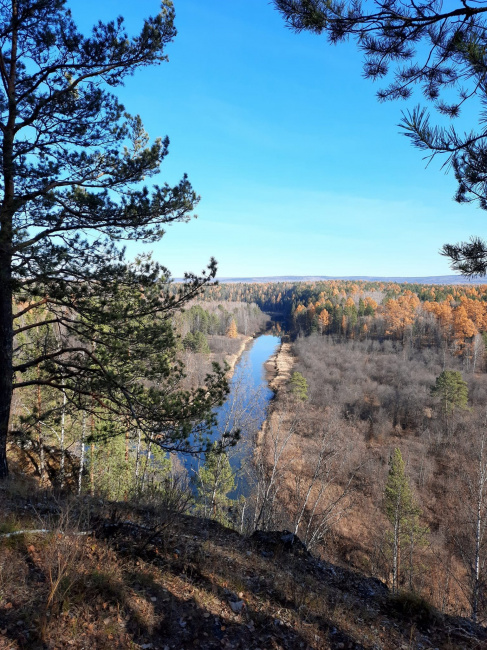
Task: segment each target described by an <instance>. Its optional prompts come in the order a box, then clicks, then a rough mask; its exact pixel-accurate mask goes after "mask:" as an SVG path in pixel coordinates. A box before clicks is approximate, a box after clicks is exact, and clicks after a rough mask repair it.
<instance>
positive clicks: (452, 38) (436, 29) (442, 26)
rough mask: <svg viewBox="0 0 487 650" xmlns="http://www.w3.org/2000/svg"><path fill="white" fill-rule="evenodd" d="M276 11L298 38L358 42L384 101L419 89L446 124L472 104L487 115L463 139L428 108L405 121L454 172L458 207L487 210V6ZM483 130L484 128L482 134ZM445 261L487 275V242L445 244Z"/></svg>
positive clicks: (330, 1)
mask: <svg viewBox="0 0 487 650" xmlns="http://www.w3.org/2000/svg"><path fill="white" fill-rule="evenodd" d="M274 4H275V5H276V7H277V8H278V10H279V11H280V12H281V13H282V15H283V16H284V18H285V20H286V22H287V24H288V25H289V26H290V27H291V28H292V29H294V30H295V31H296V32H301V31H303V30H307V31H310V32H313V33H315V34H325V35H326V36H327V37H328V39H329V41H330V43H333V44H336V43H338V42H340V41H344V40H348V39H350V38H354V39H356V42H357V46H358V48H359V49H360V51H361V52H362V53H363V55H364V59H365V60H364V75H365V77H367V78H369V79H372V80H374V81H376V80H383V79H387V85H386V86H385V87H383V88H381V89H380V90H379V91H378V93H377V94H378V99H379V100H380V101H385V100H391V99H392V100H394V99H408V98H410V97H411V96H412V93H413V91H414V89H415V87H419V88H420V89H421V91H422V92H423V96H424V99H425V101H426V102H429V104H430V106H431V107H432V109H433V110H434V111H437V112H438V114H439V115H440V116H441V117H442V116H444V115H447V116H449V117H450V118H456V117H458V116H459V115H460V113H461V110H462V109H464V104H465V102H466V101H467V100H474V101H473V106H477V107H478V108H477V110H480V111H481V112H480V114H479V118H478V120H473V123H475V127H474V126H473V127H472V130H469V129H467V130H466V131H465V132H460V131H458V130H457V129H456V128H455V127H454V126H452V125H448V124H444V121H443V120H441V121H440V124H439V125H437V126H435V125H433V124H432V123H431V117H430V114H429V112H428V110H427V108H426V107H421V106H418V107H416V108H415V109H414V110H412V111H408V112H406V113H405V114H403V119H402V123H401V126H402V127H403V129H404V133H405V135H407V136H408V137H409V138H410V140H411V141H412V143H413V145H414V146H416V147H418V148H419V149H421V150H422V151H426V152H427V154H428V155H429V156H430V157H434V156H443V157H444V160H445V165H446V166H448V167H452V168H453V171H454V173H455V178H456V180H457V183H458V189H457V192H456V196H455V198H456V200H457V201H459V202H460V203H465V202H472V201H476V202H478V203H479V205H480V207H481V208H483V209H484V210H485V209H487V183H486V179H487V132H486V131H485V129H484V128H483V122H484V117H483V115H482V112H483V110H484V106H485V102H486V99H487V92H486V85H485V78H486V75H487V57H486V56H485V51H486V47H487V36H486V35H487V30H486V27H487V6H485V3H483V2H476V1H473V0H471V1H469V0H461V1H460V0H458V1H457V2H450V3H444V2H439V1H434V2H431V1H430V0H420V1H419V2H416V1H415V0H386V1H385V2H372V1H371V2H357V1H356V0H274ZM475 100H477V102H476V103H475ZM474 110H475V109H474ZM441 117H440V119H441ZM442 122H443V123H442ZM478 124H481V125H482V126H481V127H480V128H477V125H478ZM476 128H477V130H475V129H476ZM442 254H443V255H445V256H446V257H448V258H449V259H450V260H451V266H452V268H453V269H454V270H458V271H460V272H461V273H463V274H465V275H482V276H484V275H486V273H487V242H486V241H484V240H482V239H480V238H479V237H472V238H471V240H470V241H468V242H461V243H458V244H446V245H445V246H444V247H443V249H442Z"/></svg>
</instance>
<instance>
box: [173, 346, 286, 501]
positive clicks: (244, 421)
mask: <svg viewBox="0 0 487 650" xmlns="http://www.w3.org/2000/svg"><path fill="white" fill-rule="evenodd" d="M280 342H281V339H280V338H279V337H278V336H272V335H267V334H265V335H262V336H258V337H257V338H256V339H254V341H253V342H252V344H251V346H250V347H249V348H248V349H247V350H245V351H244V352H243V354H242V356H241V357H240V359H239V360H238V361H237V364H236V366H235V371H234V373H233V376H232V378H231V380H230V393H229V395H228V397H227V399H226V400H225V403H224V404H223V405H222V406H220V407H219V408H218V409H217V411H216V416H217V421H218V424H217V426H216V427H215V428H214V431H213V433H212V440H218V439H219V438H220V437H221V436H222V434H223V433H227V432H230V431H231V430H233V429H240V432H241V433H240V440H239V442H238V443H237V445H236V446H235V447H234V448H232V449H231V450H230V451H229V458H230V464H231V466H232V469H233V470H234V471H235V472H236V483H237V488H236V490H235V492H233V493H232V494H231V495H230V496H231V497H233V498H234V497H235V496H240V495H244V496H246V495H247V480H246V477H245V475H244V473H242V472H240V469H241V466H242V461H243V460H245V459H246V458H248V457H249V456H250V455H251V454H252V451H253V449H252V445H253V439H254V434H255V433H256V432H257V431H258V430H259V429H260V427H261V426H262V424H263V422H264V420H265V419H266V414H267V406H268V404H269V401H270V400H271V399H272V397H273V395H274V393H273V392H272V390H271V389H270V388H269V386H268V383H267V379H266V377H265V369H264V364H265V362H266V361H267V360H268V359H269V357H270V356H271V355H272V354H273V353H274V352H275V350H276V348H277V346H278V345H279V343H280ZM183 462H184V465H185V467H186V469H187V470H188V472H189V474H190V476H193V475H194V473H195V472H197V471H198V467H199V466H200V464H201V463H202V462H204V458H192V457H189V458H188V457H186V458H185V459H184V461H183Z"/></svg>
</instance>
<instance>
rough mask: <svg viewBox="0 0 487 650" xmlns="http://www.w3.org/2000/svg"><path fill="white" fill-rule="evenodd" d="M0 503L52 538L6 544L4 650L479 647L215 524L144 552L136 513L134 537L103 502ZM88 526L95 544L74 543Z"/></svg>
mask: <svg viewBox="0 0 487 650" xmlns="http://www.w3.org/2000/svg"><path fill="white" fill-rule="evenodd" d="M2 496H3V497H5V498H3V499H2V505H1V506H0V510H1V512H0V514H1V515H2V516H1V520H2V521H3V522H7V523H5V524H4V525H5V526H7V527H17V525H18V524H19V523H20V522H21V523H22V526H23V527H25V526H26V525H29V524H30V525H31V526H32V527H35V528H38V527H40V525H41V524H42V525H43V526H44V527H51V529H52V531H53V532H51V533H50V534H47V535H46V534H43V535H16V536H14V537H3V538H0V648H2V650H4V649H7V648H8V649H12V650H13V649H15V650H20V649H21V648H33V649H34V650H35V649H37V648H39V649H41V648H43V649H44V648H52V649H54V648H59V649H61V648H75V649H79V650H81V649H88V648H89V649H90V650H91V648H94V649H98V648H99V649H105V648H106V649H107V650H108V649H110V650H112V649H116V648H129V649H130V648H133V649H135V648H147V649H148V648H152V649H153V650H155V649H156V648H160V649H161V650H162V649H164V648H170V649H171V650H172V649H180V648H181V649H183V648H202V649H210V648H241V649H242V650H243V649H245V650H247V649H252V648H253V649H257V648H260V649H261V650H263V649H266V650H267V648H269V649H275V650H278V649H294V648H296V649H298V648H299V649H300V650H301V649H310V648H312V649H316V650H319V649H320V650H321V649H333V650H338V648H355V649H357V650H358V649H359V648H365V649H367V650H372V649H374V650H389V649H390V650H392V649H394V650H395V649H396V648H403V647H404V648H416V647H420V646H419V644H420V643H423V644H424V647H431V646H432V647H441V648H443V647H447V645H445V644H447V643H453V641H455V643H456V645H452V646H451V647H455V648H457V650H460V648H465V649H466V648H475V647H478V648H481V647H482V646H481V645H479V644H477V646H475V644H474V645H472V643H471V640H470V641H469V643H468V644H466V643H465V642H464V641H463V640H462V638H461V637H456V638H453V640H452V637H451V634H450V636H449V632H448V631H449V630H451V629H453V627H454V625H453V623H452V622H451V621H449V619H446V618H442V619H441V620H440V619H438V621H437V620H436V619H434V618H433V619H432V620H431V622H430V623H431V624H429V627H430V628H431V629H430V631H429V632H427V633H426V632H425V631H424V630H422V629H420V625H419V622H418V620H416V621H413V620H411V621H409V620H408V619H407V616H406V615H405V614H404V611H403V610H402V609H401V608H400V607H399V605H398V606H397V607H394V606H392V605H391V603H390V602H389V598H388V594H387V590H386V589H385V588H384V587H381V586H380V585H379V584H378V583H377V582H374V581H373V580H370V579H367V578H365V577H363V576H361V575H359V574H356V573H353V572H351V571H347V570H345V569H340V568H339V567H333V566H332V565H328V564H326V563H322V562H318V561H316V560H314V559H313V558H306V557H299V558H298V557H294V556H293V555H290V554H288V553H286V552H284V551H283V550H282V549H280V548H279V547H278V546H276V545H275V544H274V545H273V547H272V554H271V556H269V549H267V552H265V553H264V554H263V551H265V549H263V548H262V547H259V546H256V545H255V544H253V543H251V541H249V540H246V539H244V538H243V537H241V536H239V535H238V534H237V533H235V532H234V531H230V530H228V529H224V528H222V527H221V526H219V525H218V524H215V523H214V522H210V521H208V520H202V519H197V518H193V517H185V516H180V517H179V518H178V521H177V522H175V524H174V526H173V527H172V528H171V530H170V531H165V532H164V535H165V538H164V539H159V538H157V539H154V540H152V542H151V543H149V544H144V543H141V542H143V540H141V539H140V538H139V537H137V536H134V530H136V526H137V522H138V520H139V518H140V517H141V512H140V509H138V508H133V509H132V511H131V510H130V504H125V505H124V506H123V508H121V509H120V510H121V512H122V513H123V518H124V520H125V519H131V520H132V522H133V526H132V527H130V526H125V527H124V526H123V525H120V526H119V527H118V528H117V527H116V526H115V527H113V516H110V512H111V513H113V507H108V506H107V505H105V504H100V503H99V502H90V501H89V500H86V499H81V500H79V501H78V500H74V501H69V502H64V501H61V500H60V499H54V498H53V497H52V496H51V497H49V495H45V494H44V495H42V499H43V501H42V503H43V506H44V507H43V508H41V507H40V506H39V505H38V504H37V505H36V510H35V512H32V514H30V515H29V514H28V513H29V511H30V510H29V508H27V509H26V505H27V504H28V500H27V497H22V496H19V493H18V491H16V490H15V489H13V490H12V491H11V492H8V490H5V489H3V494H2ZM38 498H39V499H40V498H41V495H35V498H33V495H32V494H31V495H30V497H29V500H30V501H31V502H34V503H37V499H38ZM87 510H89V514H87ZM19 513H21V514H19ZM29 518H30V520H29ZM146 519H147V513H146ZM146 519H145V520H146ZM87 523H90V525H91V526H92V527H93V530H94V534H93V535H89V536H88V535H78V534H76V533H78V532H79V528H80V526H81V527H85V526H86V524H87ZM104 523H110V524H111V525H112V528H107V527H106V526H104ZM107 531H110V532H107ZM102 537H105V539H103V538H102ZM232 602H233V603H235V602H242V603H243V606H242V608H241V611H237V612H234V611H233V610H232V606H231V603H232ZM398 607H399V610H400V611H398ZM412 618H414V617H412ZM416 618H417V617H416ZM455 626H456V627H457V628H458V627H459V626H458V624H457V623H455ZM411 644H413V645H411ZM414 644H416V645H414ZM484 647H485V646H484Z"/></svg>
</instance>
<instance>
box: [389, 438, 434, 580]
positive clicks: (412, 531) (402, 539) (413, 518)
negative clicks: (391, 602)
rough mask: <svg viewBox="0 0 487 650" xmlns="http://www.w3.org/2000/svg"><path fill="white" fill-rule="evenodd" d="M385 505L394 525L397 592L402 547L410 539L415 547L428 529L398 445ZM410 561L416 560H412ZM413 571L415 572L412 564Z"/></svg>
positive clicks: (391, 465) (394, 566)
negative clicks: (422, 522)
mask: <svg viewBox="0 0 487 650" xmlns="http://www.w3.org/2000/svg"><path fill="white" fill-rule="evenodd" d="M384 507H385V512H386V516H387V518H388V520H389V522H390V523H391V525H392V535H391V546H392V590H393V592H394V593H396V592H397V591H398V588H399V578H400V575H399V574H400V568H401V549H402V547H403V546H404V544H405V543H406V542H408V543H409V545H410V549H413V547H414V544H415V541H416V540H418V539H420V538H422V537H423V536H424V533H425V529H424V528H421V527H420V525H419V516H420V514H421V510H420V508H419V506H418V505H417V503H416V500H415V498H414V496H413V493H412V490H411V486H410V484H409V480H408V478H407V476H406V473H405V468H404V461H403V459H402V455H401V452H400V450H399V449H397V448H396V449H394V452H393V454H392V455H391V457H390V459H389V475H388V477H387V483H386V487H385V494H384ZM411 554H412V550H411ZM410 564H412V560H411V561H410ZM410 575H412V566H411V567H410ZM410 582H411V580H410Z"/></svg>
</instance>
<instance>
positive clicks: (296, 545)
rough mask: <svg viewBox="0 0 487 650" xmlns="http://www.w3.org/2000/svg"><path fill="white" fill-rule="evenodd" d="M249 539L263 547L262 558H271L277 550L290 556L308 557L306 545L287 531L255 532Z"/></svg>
mask: <svg viewBox="0 0 487 650" xmlns="http://www.w3.org/2000/svg"><path fill="white" fill-rule="evenodd" d="M250 539H251V540H252V541H253V542H256V543H257V544H259V545H260V546H263V547H264V550H263V551H262V552H261V554H262V555H263V556H264V557H271V556H272V554H273V552H274V551H275V550H277V549H281V550H283V551H286V552H287V553H291V554H292V555H299V556H304V557H310V553H309V551H308V549H307V548H306V544H304V543H303V542H302V541H301V540H300V539H299V537H298V536H297V535H295V534H294V533H291V532H289V531H288V530H282V531H277V530H275V531H265V530H256V531H255V532H254V533H252V535H251V536H250ZM269 547H270V548H269ZM271 549H272V550H271Z"/></svg>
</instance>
